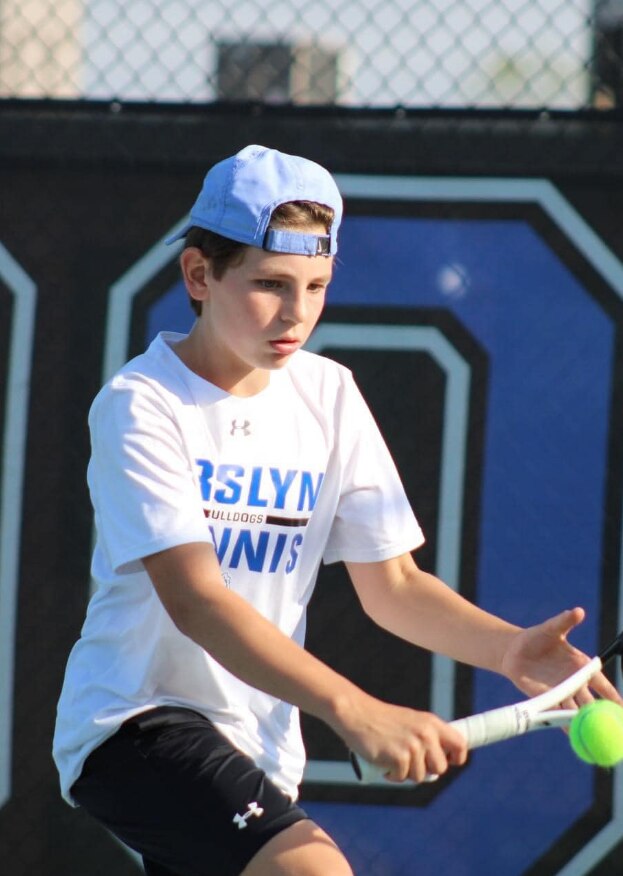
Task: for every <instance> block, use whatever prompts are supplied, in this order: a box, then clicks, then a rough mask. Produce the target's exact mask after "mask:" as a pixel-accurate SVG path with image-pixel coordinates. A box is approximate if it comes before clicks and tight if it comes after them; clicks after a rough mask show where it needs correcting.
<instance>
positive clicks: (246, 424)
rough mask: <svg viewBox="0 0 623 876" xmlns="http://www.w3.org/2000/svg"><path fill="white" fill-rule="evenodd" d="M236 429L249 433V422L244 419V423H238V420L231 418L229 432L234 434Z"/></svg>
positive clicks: (245, 433) (244, 433)
mask: <svg viewBox="0 0 623 876" xmlns="http://www.w3.org/2000/svg"><path fill="white" fill-rule="evenodd" d="M238 431H240V432H242V434H243V435H250V434H251V423H250V422H249V421H248V420H245V421H244V423H238V420H232V421H231V429H230V431H229V434H230V435H235V434H236V432H238Z"/></svg>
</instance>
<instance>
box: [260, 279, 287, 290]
mask: <svg viewBox="0 0 623 876" xmlns="http://www.w3.org/2000/svg"><path fill="white" fill-rule="evenodd" d="M257 285H258V286H259V287H260V288H261V289H279V287H280V286H281V283H280V281H279V280H257Z"/></svg>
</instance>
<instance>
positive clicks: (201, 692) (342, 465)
mask: <svg viewBox="0 0 623 876" xmlns="http://www.w3.org/2000/svg"><path fill="white" fill-rule="evenodd" d="M341 216H342V200H341V197H340V194H339V191H338V189H337V186H336V184H335V182H334V180H333V178H332V177H331V175H330V174H329V173H328V172H327V171H326V170H325V169H324V168H322V167H320V166H319V165H317V164H315V163H314V162H312V161H309V160H306V159H304V158H300V157H296V156H291V155H286V154H283V153H280V152H278V151H276V150H272V149H266V148H263V147H260V146H249V147H247V148H245V149H243V150H242V151H241V152H239V153H238V154H237V155H235V156H233V157H231V158H228V159H226V160H224V161H222V162H220V163H219V164H217V165H216V166H215V167H213V168H212V169H211V170H210V171H209V173H208V174H207V176H206V178H205V181H204V184H203V188H202V191H201V193H200V194H199V196H198V198H197V201H196V203H195V204H194V206H193V208H192V211H191V215H190V221H189V222H188V224H187V226H186V227H185V228H184V229H183V230H182V231H181V232H180V234H179V235H177V237H179V238H185V247H184V249H183V252H182V254H181V259H180V261H181V270H182V274H183V278H184V282H185V285H186V289H187V291H188V295H189V296H190V300H191V304H192V307H193V309H194V311H195V313H196V320H195V322H194V325H193V327H192V329H191V331H190V333H189V334H188V335H178V334H173V333H163V334H160V335H159V336H158V337H157V338H156V339H155V340H154V342H153V343H152V344H151V346H150V347H149V349H148V350H147V351H146V352H145V353H144V354H143V355H141V356H138V357H137V358H135V359H133V360H132V361H131V362H129V363H128V364H127V365H126V366H125V367H123V368H122V369H121V370H120V371H119V373H117V375H116V376H115V377H113V378H112V380H110V382H109V383H108V384H107V385H106V386H105V387H104V388H103V389H102V390H101V392H100V393H99V395H98V396H97V398H96V399H95V401H94V403H93V406H92V409H91V412H90V417H89V424H90V429H91V439H92V456H91V461H90V464H89V469H88V482H89V488H90V491H91V497H92V502H93V507H94V512H95V522H96V528H97V543H96V546H95V552H94V556H93V576H94V579H95V581H96V582H97V589H96V591H95V594H94V596H93V598H92V599H91V602H90V605H89V607H88V612H87V617H86V621H85V624H84V627H83V630H82V634H81V636H80V639H79V641H78V642H77V644H76V645H75V647H74V649H73V651H72V653H71V656H70V658H69V663H68V666H67V672H66V678H65V683H64V686H63V691H62V694H61V697H60V702H59V706H58V720H57V726H56V733H55V740H54V757H55V760H56V764H57V766H58V769H59V772H60V777H61V786H62V793H63V795H64V797H65V798H66V799H67V801H68V802H69V803H71V804H72V805H79V806H83V807H84V808H85V809H86V810H87V811H88V812H90V813H91V814H92V815H93V816H94V817H95V818H96V819H99V820H100V821H101V822H102V823H103V824H104V825H106V827H108V828H109V829H110V830H111V831H113V833H115V834H116V835H117V836H118V837H119V838H120V839H121V840H122V841H124V842H125V843H127V844H128V845H129V846H130V847H132V848H133V849H135V850H136V851H137V852H139V853H140V854H141V855H142V856H143V860H144V862H145V869H146V872H147V873H148V874H151V876H209V874H215V876H238V874H244V876H282V874H283V876H286V874H288V876H295V874H296V876H328V874H330V876H349V874H350V873H351V870H350V867H349V864H348V863H347V861H346V859H345V857H344V856H343V855H342V853H341V852H340V850H339V849H338V848H337V847H336V845H335V844H334V842H333V841H332V840H331V839H330V838H329V836H327V835H326V833H325V832H324V831H323V830H321V829H320V827H318V826H317V825H316V824H314V823H313V821H312V820H311V819H309V818H308V817H307V816H306V814H305V812H304V811H303V810H302V809H301V808H300V807H299V806H298V805H297V802H296V801H297V794H298V790H297V789H298V785H299V782H300V780H301V776H302V773H303V765H304V756H305V755H304V750H303V744H302V741H301V734H300V729H299V710H300V709H302V710H304V711H306V712H308V713H309V714H311V715H315V716H316V717H317V718H320V719H321V720H323V721H324V722H326V723H327V724H328V725H329V727H331V728H332V729H333V730H334V731H335V733H337V734H338V735H339V736H340V737H341V738H342V739H343V741H344V744H345V749H346V748H350V749H352V750H353V751H355V752H356V753H358V754H359V755H360V756H362V757H363V758H365V759H366V760H367V761H370V762H372V763H375V764H378V765H381V766H383V767H385V768H386V770H387V773H388V775H389V777H390V778H391V779H394V780H396V781H403V780H406V779H409V778H410V779H414V780H421V779H422V778H423V777H424V776H425V774H426V773H427V772H430V773H444V772H445V771H446V770H447V769H448V768H449V767H450V766H453V765H454V766H460V765H461V764H463V763H464V762H465V759H466V747H465V742H464V740H463V737H462V736H461V735H460V734H459V733H457V731H456V730H454V729H453V728H452V727H451V726H449V725H448V724H446V723H444V722H443V721H442V720H440V719H439V718H438V717H436V716H435V715H432V714H429V713H426V712H418V711H414V710H411V709H408V708H403V707H398V706H394V705H392V704H389V703H386V702H381V701H379V700H377V699H375V698H373V697H371V696H369V695H368V694H367V693H365V692H364V691H363V690H361V689H360V688H358V687H357V686H355V685H354V684H352V683H351V682H350V681H348V680H347V679H346V678H344V677H342V676H341V675H339V674H338V673H336V672H334V671H333V670H332V669H331V668H329V667H328V666H326V665H324V664H323V663H322V662H320V661H319V660H317V659H316V658H315V657H314V656H312V655H311V654H310V653H308V652H307V651H305V650H304V633H305V610H306V605H307V603H308V601H309V599H310V596H311V594H312V591H313V588H314V582H315V579H316V574H317V571H318V567H319V564H320V562H321V561H324V562H326V563H334V562H337V561H340V560H341V561H343V562H344V563H345V564H346V566H347V568H348V572H349V575H350V578H351V579H352V583H353V586H354V588H355V590H356V592H357V595H358V597H359V599H360V601H361V604H362V606H363V609H364V610H365V611H366V612H367V613H368V614H369V616H370V617H371V618H372V619H374V620H375V621H376V622H377V623H378V624H380V625H381V626H382V627H384V628H385V629H387V630H390V631H391V632H392V633H395V634H396V635H398V636H401V637H402V638H404V639H406V640H408V641H409V642H413V643H414V644H417V645H420V646H423V647H425V648H428V649H432V650H435V651H439V652H442V653H444V654H446V655H448V656H450V657H452V658H455V659H457V660H460V661H463V662H467V663H469V664H472V665H474V666H479V667H483V668H486V669H489V670H492V671H495V672H498V673H502V674H503V675H505V676H506V677H508V678H510V679H511V680H512V681H513V682H515V683H516V684H517V685H518V687H520V688H521V690H522V691H523V692H524V693H526V694H528V695H532V694H535V693H538V692H539V691H540V690H542V689H544V688H546V687H548V686H549V685H551V684H553V683H555V682H558V681H560V680H561V679H562V678H563V677H565V676H567V675H569V674H570V673H571V672H572V671H573V670H575V669H577V668H578V667H579V666H580V665H582V664H583V663H584V662H586V660H587V659H588V658H587V657H586V656H585V655H583V654H582V653H580V652H579V651H577V650H576V649H575V648H573V647H572V646H571V645H570V644H569V643H568V641H567V636H568V634H569V632H570V631H571V630H572V629H573V628H574V627H575V626H576V625H577V624H578V623H580V622H581V620H582V618H583V611H582V609H580V608H575V609H572V610H569V611H564V612H563V613H562V614H560V615H558V616H556V617H554V618H552V619H550V620H548V621H546V622H545V623H543V624H541V625H538V626H535V627H531V628H527V629H520V628H518V627H516V626H514V625H512V624H510V623H506V622H505V621H503V620H501V619H498V618H496V617H494V616H492V615H490V614H488V613H486V612H484V611H482V610H480V609H479V608H478V607H476V606H475V605H473V604H471V603H469V602H467V601H465V600H464V599H463V598H462V597H461V596H459V595H457V594H456V593H455V592H453V591H452V590H451V589H450V588H448V587H447V586H445V585H444V584H443V583H442V582H441V581H440V580H439V579H437V578H436V577H434V576H433V575H431V574H428V573H426V572H424V571H422V570H421V569H419V568H418V566H417V565H416V563H415V561H414V559H413V557H412V554H411V552H412V551H413V550H414V549H416V548H418V547H419V546H420V545H421V544H422V542H423V535H422V532H421V531H420V527H419V526H418V523H417V521H416V519H415V517H414V514H413V512H412V510H411V508H410V507H409V504H408V502H407V499H406V497H405V493H404V490H403V487H402V486H401V483H400V479H399V477H398V474H397V472H396V469H395V466H394V464H393V462H392V459H391V457H390V454H389V452H388V450H387V448H386V446H385V444H384V442H383V440H382V438H381V436H380V434H379V431H378V429H377V427H376V425H375V423H374V420H373V419H372V416H371V414H370V412H369V410H368V408H367V407H366V404H365V402H364V401H363V399H362V397H361V395H360V393H359V391H358V389H357V387H356V385H355V383H354V382H353V378H352V375H351V374H350V372H349V371H348V370H347V369H345V368H344V367H342V366H340V365H339V364H337V363H335V362H333V361H330V360H328V359H326V358H323V357H321V356H317V355H313V354H311V353H309V352H306V351H304V350H302V349H301V348H302V347H303V345H304V343H305V341H306V340H307V338H308V337H309V335H310V333H311V332H312V330H313V328H314V326H315V325H316V322H317V320H318V318H319V317H320V314H321V312H322V309H323V304H324V300H325V292H326V289H327V286H328V285H329V282H330V280H331V272H332V269H333V261H334V257H335V253H336V251H337V234H338V228H339V225H340V220H341ZM361 650H362V653H363V657H362V659H365V643H364V642H362V643H361ZM592 688H593V691H594V692H596V693H597V694H600V695H602V696H605V697H609V698H612V699H617V700H618V695H617V693H616V691H615V690H614V688H613V687H612V686H611V685H610V684H609V682H608V681H607V679H606V678H605V677H604V676H603V675H599V676H597V677H596V678H595V680H594V682H593V683H592ZM591 696H592V694H591V692H590V691H588V690H584V691H583V692H582V693H581V695H580V697H579V699H581V700H587V699H589V698H590V697H591Z"/></svg>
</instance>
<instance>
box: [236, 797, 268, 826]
mask: <svg viewBox="0 0 623 876" xmlns="http://www.w3.org/2000/svg"><path fill="white" fill-rule="evenodd" d="M263 814H264V810H263V809H262V807H261V806H258V805H257V803H249V805H248V806H247V811H246V812H245V813H244V815H239V813H238V812H236V814H235V815H234V817H233V819H232V820H233V823H234V824H237V825H238V830H244V829H245V827H246V826H247V821H248V820H249V818H251V817H253V818H260V817H261V816H262V815H263Z"/></svg>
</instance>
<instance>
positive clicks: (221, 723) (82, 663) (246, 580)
mask: <svg viewBox="0 0 623 876" xmlns="http://www.w3.org/2000/svg"><path fill="white" fill-rule="evenodd" d="M181 338H182V335H176V334H173V333H163V334H161V335H159V336H158V337H157V338H156V340H155V341H154V342H153V343H152V344H151V346H150V347H149V349H148V350H147V351H146V352H145V353H144V354H143V355H141V356H138V357H137V358H136V359H133V360H132V361H131V362H129V363H128V364H127V365H126V366H125V367H124V368H123V369H121V371H120V372H119V373H118V374H117V375H116V376H115V377H114V378H113V379H112V380H111V381H110V382H109V383H108V384H107V385H106V386H105V387H104V388H103V389H102V390H101V392H100V393H99V394H98V396H97V398H96V399H95V401H94V403H93V406H92V408H91V412H90V416H89V425H90V429H91V444H92V456H91V461H90V463H89V469H88V483H89V489H90V491H91V500H92V503H93V507H94V510H95V525H96V530H97V542H96V546H95V551H94V555H93V564H92V574H93V579H94V581H95V582H96V585H97V587H96V590H95V593H94V595H93V597H92V599H91V601H90V604H89V607H88V611H87V616H86V620H85V623H84V626H83V629H82V633H81V637H80V639H79V640H78V642H77V643H76V645H75V646H74V648H73V650H72V653H71V655H70V658H69V662H68V666H67V671H66V675H65V682H64V685H63V690H62V693H61V697H60V701H59V705H58V715H57V723H56V732H55V737H54V759H55V761H56V764H57V767H58V770H59V773H60V777H61V789H62V793H63V796H64V797H65V798H66V799H67V800H68V801H69V802H72V800H71V796H70V789H71V786H72V784H73V783H74V781H75V780H76V779H77V778H78V776H79V775H80V772H81V769H82V765H83V763H84V760H85V759H86V757H87V756H88V754H89V753H90V752H91V751H92V750H93V749H94V748H95V747H96V746H97V745H99V744H100V743H101V742H103V740H104V739H106V738H107V737H109V736H110V735H112V734H113V733H114V732H115V731H116V730H117V728H118V727H119V726H120V724H122V723H123V721H125V720H126V719H128V718H129V717H131V716H132V715H135V714H137V713H139V712H142V711H144V710H145V709H148V708H152V707H155V706H161V705H181V706H187V707H189V708H192V709H195V710H197V711H199V712H201V713H203V714H205V715H207V716H208V717H209V718H210V719H211V720H212V721H213V722H214V724H215V725H216V726H217V727H218V728H219V729H220V730H221V731H222V732H223V733H224V734H225V735H226V736H227V737H228V738H229V739H230V741H231V742H232V743H233V744H234V745H236V746H237V747H238V748H239V749H241V750H242V751H244V752H245V753H246V754H248V755H249V756H250V757H252V758H253V759H254V760H255V762H256V763H257V764H258V765H259V766H260V767H261V768H262V769H264V770H265V772H266V773H267V774H268V776H269V777H270V778H271V779H272V780H273V781H274V782H275V783H276V784H277V785H278V786H279V787H281V788H282V789H283V790H284V791H285V792H286V793H287V794H289V795H290V796H292V797H293V798H295V797H296V795H297V787H298V784H299V782H300V780H301V776H302V772H303V766H304V749H303V744H302V740H301V733H300V728H299V715H298V710H297V709H296V708H294V707H292V706H291V705H289V704H287V703H281V702H279V701H278V700H276V699H275V698H274V697H271V696H269V695H268V694H265V693H262V692H260V691H258V690H256V689H254V688H252V687H250V686H248V685H246V684H245V683H244V682H242V681H240V680H239V679H237V678H236V677H234V676H233V675H231V674H230V673H229V672H228V671H227V670H225V669H224V668H223V667H222V666H220V665H219V664H218V663H217V662H216V661H215V660H214V659H213V658H212V657H211V656H210V655H209V654H208V653H206V651H204V650H203V649H202V648H201V647H200V646H199V645H197V644H195V643H194V642H193V641H192V640H191V639H189V638H188V637H186V636H184V635H183V634H182V633H181V632H180V631H179V630H178V629H177V628H176V626H175V625H174V623H173V621H172V620H171V619H170V617H169V616H168V614H167V613H166V611H165V610H164V608H163V606H162V604H161V602H160V600H159V599H158V596H157V595H156V591H155V589H154V588H153V586H152V584H151V581H150V579H149V577H148V575H147V573H146V572H145V569H144V567H143V563H142V557H145V556H148V555H150V554H153V553H156V552H157V551H162V550H165V549H166V548H170V547H173V546H175V545H179V544H185V543H190V542H202V541H203V542H207V543H209V544H212V545H213V546H214V548H215V550H216V552H217V555H218V557H219V561H220V565H221V570H222V575H223V586H226V587H230V588H231V589H232V590H235V591H236V592H237V593H239V594H240V595H241V596H243V597H244V598H245V599H247V600H248V601H249V602H250V603H252V604H253V605H254V606H255V608H256V609H257V610H258V611H260V612H261V613H262V614H263V615H264V616H265V617H267V618H268V619H269V620H271V621H272V622H273V623H274V624H276V625H277V626H278V627H279V628H280V629H281V630H282V631H283V632H284V633H285V634H286V635H288V636H291V637H292V638H293V639H295V640H296V641H297V642H299V643H300V644H303V642H304V637H305V615H306V606H307V603H308V602H309V599H310V597H311V594H312V591H313V588H314V584H315V580H316V575H317V572H318V567H319V564H320V561H321V559H322V560H324V561H325V562H327V563H332V562H335V561H337V560H345V561H354V562H374V561H379V560H384V559H389V558H391V557H394V556H398V555H400V554H402V553H404V552H405V551H408V550H412V549H413V548H415V547H418V546H419V545H420V544H421V543H422V542H423V536H422V533H421V530H420V528H419V526H418V524H417V521H416V519H415V517H414V515H413V512H412V511H411V508H410V506H409V503H408V501H407V499H406V496H405V494H404V490H403V488H402V485H401V483H400V479H399V477H398V474H397V472H396V468H395V466H394V463H393V461H392V459H391V457H390V454H389V452H388V450H387V448H386V446H385V443H384V441H383V439H382V438H381V436H380V434H379V431H378V428H377V426H376V424H375V422H374V420H373V418H372V416H371V414H370V412H369V410H368V408H367V406H366V404H365V402H364V401H363V399H362V397H361V395H360V393H359V391H358V389H357V388H356V386H355V383H354V381H353V379H352V375H351V373H350V372H349V371H348V370H347V369H346V368H344V367H343V366H341V365H339V364H337V363H336V362H333V361H331V360H329V359H326V358H324V357H321V356H317V355H315V354H312V353H308V352H305V351H298V352H297V353H296V354H295V355H294V356H293V357H292V359H291V361H290V362H289V363H288V365H287V367H285V368H283V369H282V370H278V371H273V372H271V374H270V383H269V385H268V387H267V388H266V389H264V390H263V391H262V392H260V393H258V394H257V395H255V396H252V397H250V398H240V397H237V396H232V395H229V394H228V393H226V392H224V391H223V390H221V389H219V388H218V387H216V386H214V385H213V384H211V383H209V382H207V381H206V380H203V379H202V378H200V377H198V376H197V375H196V374H194V373H193V372H192V371H190V370H189V369H188V368H186V366H185V365H184V364H183V363H182V361H181V360H180V359H179V358H178V356H177V355H176V353H175V352H174V347H175V344H176V342H177V341H179V340H180V339H181Z"/></svg>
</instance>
